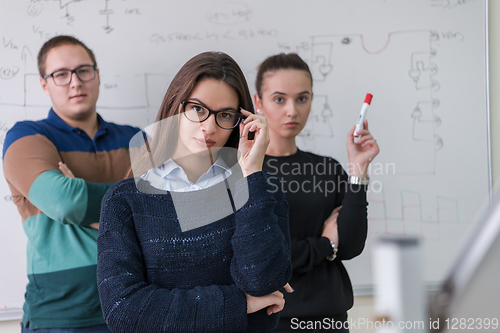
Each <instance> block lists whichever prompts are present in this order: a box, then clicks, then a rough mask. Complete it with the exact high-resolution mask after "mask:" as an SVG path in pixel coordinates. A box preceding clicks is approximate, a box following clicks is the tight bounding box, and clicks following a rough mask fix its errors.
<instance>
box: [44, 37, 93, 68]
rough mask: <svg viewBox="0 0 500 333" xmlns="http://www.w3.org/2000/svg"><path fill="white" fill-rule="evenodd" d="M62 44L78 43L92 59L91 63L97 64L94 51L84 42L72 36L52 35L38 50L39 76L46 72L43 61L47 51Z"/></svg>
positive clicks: (45, 58)
mask: <svg viewBox="0 0 500 333" xmlns="http://www.w3.org/2000/svg"><path fill="white" fill-rule="evenodd" d="M62 45H80V46H81V47H83V49H84V50H85V51H87V53H88V55H89V57H90V60H92V64H93V65H94V66H97V62H96V61H95V56H94V52H92V50H91V49H89V48H88V47H87V46H86V45H85V44H83V42H82V41H80V40H78V39H77V38H75V37H73V36H66V35H61V36H56V37H53V38H51V39H49V40H48V41H46V42H45V44H43V46H42V48H41V49H40V52H38V72H39V73H40V76H45V74H47V73H45V61H46V60H47V54H48V53H49V51H50V50H52V49H53V48H55V47H58V46H62Z"/></svg>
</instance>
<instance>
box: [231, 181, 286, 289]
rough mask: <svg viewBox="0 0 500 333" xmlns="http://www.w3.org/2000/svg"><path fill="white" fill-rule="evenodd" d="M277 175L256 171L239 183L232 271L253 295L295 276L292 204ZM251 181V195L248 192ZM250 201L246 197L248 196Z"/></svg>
mask: <svg viewBox="0 0 500 333" xmlns="http://www.w3.org/2000/svg"><path fill="white" fill-rule="evenodd" d="M276 181H277V180H276V179H275V178H274V177H268V176H267V174H266V173H264V172H256V173H253V174H251V175H250V176H248V177H246V178H243V179H241V180H239V181H238V182H237V183H236V190H235V195H234V202H235V206H236V207H237V208H238V207H241V208H240V209H238V210H237V211H236V213H235V220H236V228H235V232H234V234H233V238H232V241H231V242H232V245H233V251H234V256H233V258H232V261H231V275H232V277H233V279H234V281H235V282H236V285H237V286H238V287H239V288H240V289H241V290H243V291H244V292H245V293H247V294H249V295H252V296H264V295H268V294H270V293H272V292H275V291H276V290H278V289H280V288H282V287H283V286H284V285H285V284H287V283H288V281H289V280H290V278H291V274H292V265H291V259H290V252H291V250H290V248H291V244H290V231H289V222H288V204H287V202H286V198H285V195H284V194H283V192H281V190H279V188H280V186H277V185H276ZM243 182H247V183H246V184H248V196H246V195H244V194H243V192H244V189H245V188H246V187H245V186H243V185H244V183H243ZM247 198H248V201H246V203H243V202H242V201H244V200H246V199H247Z"/></svg>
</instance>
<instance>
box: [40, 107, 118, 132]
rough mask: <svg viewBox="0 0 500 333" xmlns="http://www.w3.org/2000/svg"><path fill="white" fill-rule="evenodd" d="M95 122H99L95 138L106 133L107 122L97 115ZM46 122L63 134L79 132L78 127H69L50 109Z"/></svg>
mask: <svg viewBox="0 0 500 333" xmlns="http://www.w3.org/2000/svg"><path fill="white" fill-rule="evenodd" d="M97 120H98V121H99V129H98V130H97V133H96V135H95V136H96V137H97V136H100V135H102V134H104V133H106V132H107V131H108V127H109V125H108V122H106V121H105V120H104V119H102V117H101V116H100V115H99V114H97ZM47 121H48V122H49V124H51V125H52V126H54V127H57V128H59V129H61V130H63V131H65V132H73V131H76V130H79V128H78V127H71V126H69V125H68V124H66V122H65V121H64V120H62V119H61V118H60V117H59V116H58V115H57V113H55V111H54V110H53V109H52V108H50V111H49V115H48V116H47Z"/></svg>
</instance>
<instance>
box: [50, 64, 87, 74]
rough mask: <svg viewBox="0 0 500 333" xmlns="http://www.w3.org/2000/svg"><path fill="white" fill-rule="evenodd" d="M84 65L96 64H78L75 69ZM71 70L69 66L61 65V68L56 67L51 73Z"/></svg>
mask: <svg viewBox="0 0 500 333" xmlns="http://www.w3.org/2000/svg"><path fill="white" fill-rule="evenodd" d="M82 66H94V65H89V64H82V65H78V66H76V67H75V68H74V69H77V68H80V67H82ZM71 70H72V69H69V68H67V67H61V68H58V69H54V70H53V71H52V72H51V73H55V72H58V71H71Z"/></svg>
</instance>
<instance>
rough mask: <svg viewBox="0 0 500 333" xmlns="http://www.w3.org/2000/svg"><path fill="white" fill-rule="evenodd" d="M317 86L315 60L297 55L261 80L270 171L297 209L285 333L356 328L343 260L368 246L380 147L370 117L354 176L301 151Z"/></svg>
mask: <svg viewBox="0 0 500 333" xmlns="http://www.w3.org/2000/svg"><path fill="white" fill-rule="evenodd" d="M312 83H313V82H312V75H311V72H310V70H309V67H308V65H307V64H306V63H305V62H304V61H303V60H302V59H301V58H300V57H299V56H298V55H297V54H279V55H275V56H271V57H269V58H267V59H266V60H264V62H262V63H261V65H260V66H259V70H258V74H257V79H256V83H255V84H256V89H257V94H255V95H254V101H255V106H256V108H257V113H258V114H259V113H260V114H263V115H264V116H266V118H267V122H268V126H269V135H270V144H269V146H268V147H267V153H266V157H265V162H264V169H267V170H269V171H270V172H271V173H272V174H274V175H275V176H274V177H276V178H279V179H280V180H281V182H282V189H283V191H284V192H285V195H286V198H287V201H288V203H289V207H290V210H289V216H290V236H291V241H292V265H293V274H292V279H291V280H290V284H291V285H292V286H293V287H294V289H295V292H294V293H293V294H287V295H285V300H286V306H285V308H284V310H283V311H282V313H281V315H280V323H279V325H278V328H277V330H276V331H280V332H287V331H290V332H297V329H298V328H307V323H308V322H318V321H319V322H321V323H322V325H321V327H317V329H318V330H317V331H320V330H321V328H322V329H325V330H329V329H332V328H340V329H339V330H340V331H348V329H345V328H346V327H347V323H348V322H347V310H348V309H350V308H351V307H352V305H353V293H352V287H351V282H350V280H349V276H348V274H347V271H346V270H345V268H344V265H343V264H342V260H348V259H351V258H354V257H356V256H357V255H359V254H360V253H361V251H362V250H363V247H364V244H365V240H366V236H367V211H366V206H367V202H366V189H367V186H366V185H367V184H368V182H369V179H368V176H367V171H368V166H369V164H370V162H371V161H372V160H373V158H374V157H375V156H376V155H377V154H378V152H379V147H378V145H377V143H376V141H375V139H374V138H373V136H372V135H371V134H370V131H369V130H368V123H367V122H365V124H364V129H363V130H361V131H359V136H358V139H357V141H356V142H355V141H354V136H353V134H354V127H352V128H351V130H350V131H349V133H347V156H348V158H349V170H348V172H349V177H348V174H347V173H346V172H345V171H344V169H343V168H342V166H341V165H340V164H339V163H338V162H337V161H336V160H335V159H333V158H330V157H325V156H319V155H315V154H312V153H309V152H305V151H302V150H300V149H298V148H297V145H296V141H295V140H296V137H297V135H298V134H299V133H300V131H301V130H302V129H303V128H304V126H305V125H306V122H307V118H308V116H309V113H310V111H311V101H312V98H313V91H312ZM340 207H342V208H341V209H340ZM325 319H326V320H325ZM313 331H314V332H315V330H307V332H313Z"/></svg>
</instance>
